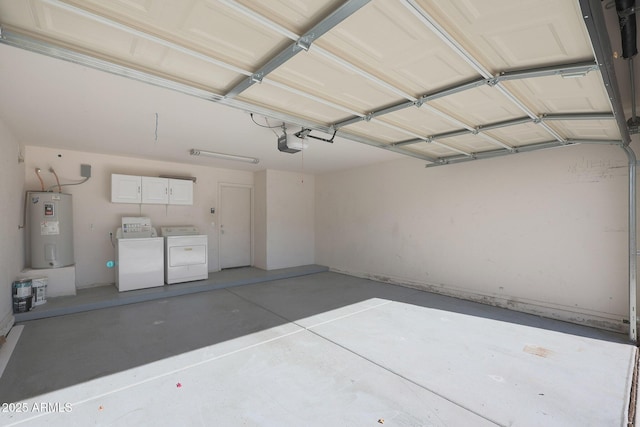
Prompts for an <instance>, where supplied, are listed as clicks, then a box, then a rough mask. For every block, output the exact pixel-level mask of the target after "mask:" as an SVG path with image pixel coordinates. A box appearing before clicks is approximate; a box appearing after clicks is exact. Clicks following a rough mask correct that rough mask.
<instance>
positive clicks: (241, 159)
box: [189, 148, 260, 163]
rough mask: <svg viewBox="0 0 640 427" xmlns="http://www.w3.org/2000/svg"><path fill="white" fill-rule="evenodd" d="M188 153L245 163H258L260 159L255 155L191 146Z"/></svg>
mask: <svg viewBox="0 0 640 427" xmlns="http://www.w3.org/2000/svg"><path fill="white" fill-rule="evenodd" d="M189 154H191V155H192V156H207V157H215V158H216V159H222V160H233V161H236V162H245V163H258V162H259V161H260V159H256V158H255V157H245V156H236V155H235V154H224V153H216V152H213V151H205V150H198V149H195V148H192V149H191V151H190V152H189Z"/></svg>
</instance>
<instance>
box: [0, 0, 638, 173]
mask: <svg viewBox="0 0 640 427" xmlns="http://www.w3.org/2000/svg"><path fill="white" fill-rule="evenodd" d="M588 3H591V4H597V5H598V7H600V5H599V3H600V2H593V1H591V2H589V1H586V0H585V1H580V2H579V1H577V0H560V1H559V0H539V1H529V2H514V1H511V0H491V1H485V2H474V1H471V0H450V1H438V0H397V1H391V0H372V1H368V0H350V1H346V2H345V1H343V0H314V1H310V0H309V1H299V0H274V1H269V2H261V1H250V0H238V1H234V0H189V1H178V0H175V1H167V0H164V1H160V0H113V1H102V0H82V1H81V0H66V1H64V2H62V1H57V0H28V1H13V0H0V26H1V29H2V41H3V43H5V44H7V45H13V46H19V47H23V48H26V49H28V50H32V51H35V52H39V53H44V54H47V55H50V56H54V57H57V58H63V59H66V60H68V61H71V62H72V63H73V62H75V63H79V64H82V65H89V66H91V67H94V68H98V69H102V70H107V71H109V72H110V73H112V74H116V75H120V76H127V77H131V78H133V79H134V80H139V81H143V82H148V83H152V84H154V85H156V86H161V87H165V88H170V89H173V90H174V92H171V93H170V94H168V93H167V92H168V91H166V90H162V92H158V91H159V89H158V88H157V87H152V86H148V85H141V84H140V83H139V82H133V81H129V82H128V83H123V82H122V80H123V79H122V78H121V77H117V76H113V75H104V73H98V72H95V71H94V70H90V71H89V72H87V71H86V69H85V68H84V67H80V66H78V65H75V64H68V63H60V61H55V60H52V59H50V58H38V57H35V56H38V55H35V56H34V55H33V54H31V53H26V52H23V51H18V50H17V49H14V48H10V47H8V46H2V50H0V57H3V58H10V61H4V60H3V61H1V62H0V64H2V65H0V73H2V74H0V75H4V77H3V78H2V83H1V85H2V86H3V87H0V90H2V92H3V93H13V94H14V95H15V96H19V95H20V93H21V91H22V93H23V94H24V95H23V97H27V98H28V100H23V101H17V100H16V101H15V102H12V103H11V104H12V105H10V106H8V105H7V103H4V102H3V103H2V104H3V106H2V107H0V108H2V109H0V113H2V114H3V115H4V116H7V117H9V125H10V127H11V125H12V124H14V126H15V127H16V129H15V130H14V132H16V134H17V136H18V137H19V138H20V139H21V140H23V141H26V142H28V143H29V144H34V145H47V143H48V144H49V145H51V146H56V147H59V148H73V149H85V150H87V151H102V152H118V153H120V154H126V155H138V156H142V157H149V158H166V159H168V158H169V157H171V159H173V160H176V159H179V161H186V160H188V159H187V158H188V149H189V148H199V149H203V150H210V151H217V152H220V151H222V152H227V153H231V154H240V155H249V156H254V157H259V158H260V159H261V166H259V168H265V167H269V168H278V169H291V168H294V169H297V168H299V167H303V166H302V165H303V164H304V163H303V162H306V163H307V170H309V171H311V172H322V171H326V170H332V169H336V168H343V167H353V166H357V165H360V164H366V163H372V162H376V161H381V160H386V159H392V158H397V157H398V156H399V155H408V156H411V157H415V158H419V159H422V160H425V161H426V163H427V164H444V163H452V162H457V161H464V160H470V159H476V158H482V157H489V156H494V155H502V154H508V153H514V152H519V151H527V150H532V149H538V148H546V147H553V146H561V145H572V144H577V143H588V142H605V143H606V142H612V143H616V142H620V141H622V142H625V140H628V134H625V131H624V130H623V132H622V134H621V132H620V130H619V124H620V117H621V116H622V119H624V117H623V116H624V114H623V112H622V111H621V108H620V107H621V105H618V103H619V102H620V100H619V99H615V97H614V100H613V102H611V100H610V99H611V97H612V94H615V91H614V92H612V90H614V89H615V88H613V89H612V88H611V87H608V86H605V82H607V85H609V84H610V83H611V81H610V80H607V79H608V78H610V77H611V74H610V72H609V71H608V70H607V67H606V64H604V63H603V62H602V60H601V58H599V57H598V56H599V55H598V53H599V52H602V51H601V50H599V49H602V48H603V47H602V46H599V45H598V43H593V42H592V40H593V37H594V33H593V30H591V34H590V32H589V30H588V28H590V27H589V25H590V24H592V22H593V17H592V16H589V14H588V13H587V14H585V13H584V11H583V10H581V4H583V6H582V7H584V4H588ZM614 12H615V10H614ZM608 48H609V47H608V46H604V49H605V50H604V51H605V52H606V49H608ZM603 77H604V79H603ZM128 85H129V86H128ZM141 86H144V87H141ZM614 86H615V82H614ZM7 91H8V92H7ZM119 92H121V96H122V98H118V99H119V100H120V101H118V100H117V99H116V98H114V96H115V94H118V93H119ZM184 93H186V94H189V95H193V96H191V97H188V98H189V99H186V98H187V97H185V96H184V95H183V94H184ZM27 94H28V95H27ZM119 96H120V95H119ZM123 99H124V100H125V101H123ZM70 103H71V104H73V105H74V106H73V107H72V106H69V105H67V106H66V107H64V108H70V110H67V111H65V112H64V114H56V110H58V109H59V108H63V107H60V105H61V104H70ZM74 108H75V109H74ZM88 111H90V112H91V113H88ZM140 111H145V114H146V115H145V116H144V118H140V116H139V112H140ZM96 112H98V113H96ZM248 112H253V113H254V114H253V117H251V116H250V115H249V114H248ZM621 113H622V114H621ZM90 114H91V115H93V119H92V118H90V117H88V116H89V115H90ZM96 114H97V115H98V119H96V118H95V115H96ZM34 116H35V117H34ZM252 118H253V120H252ZM79 119H80V120H79ZM99 119H100V120H102V123H99V121H100V120H99ZM254 121H255V122H257V123H258V124H260V125H263V126H265V125H267V126H274V128H273V129H266V128H261V127H259V126H258V125H257V124H255V123H254ZM283 122H285V123H286V132H287V134H288V138H289V141H301V139H299V138H297V137H296V136H295V135H294V134H295V133H297V132H299V131H301V130H302V129H305V128H306V129H311V132H310V133H309V135H311V136H312V138H308V137H307V140H305V142H306V143H307V144H308V145H309V149H308V150H304V151H303V153H304V154H305V155H306V157H307V158H306V159H303V153H295V154H289V153H280V152H278V151H277V149H276V141H277V136H276V135H281V134H282V133H283V129H282V128H281V127H280V125H281V124H282V123H283ZM38 126H42V129H41V130H40V133H37V131H36V130H35V129H34V128H37V127H38ZM105 126H108V127H109V130H106V129H104V127H105ZM114 127H117V128H122V129H121V130H122V131H123V133H122V134H118V133H117V132H116V131H114V130H113V128H114ZM127 127H129V129H127ZM151 128H153V144H144V143H142V142H140V143H134V141H131V138H132V135H135V138H137V140H139V141H140V140H145V139H146V140H148V139H149V138H150V136H149V133H150V129H151ZM69 129H77V131H76V132H73V133H74V134H75V136H70V135H69V133H70V131H69ZM135 129H138V131H139V132H140V134H136V133H131V132H135ZM56 131H57V132H58V133H56ZM124 131H129V132H130V133H129V136H127V135H126V134H125V133H124ZM65 132H66V134H67V136H66V137H64V136H62V135H63V134H64V133H65ZM114 132H115V133H114ZM307 133H308V132H307ZM334 133H335V134H336V135H337V136H336V138H335V140H334V142H335V143H334V144H330V143H328V142H324V141H320V140H318V139H314V138H313V136H316V137H318V138H324V139H331V137H332V136H333V135H334ZM105 134H108V135H109V138H110V139H109V141H105V140H104V138H101V137H100V136H99V135H105ZM158 134H160V137H161V138H160V139H161V140H162V141H163V142H165V141H169V143H168V144H166V145H167V147H158V144H157V143H158V140H159V137H158ZM274 134H275V135H274ZM45 135H46V136H45ZM55 135H58V136H57V137H56V136H55ZM114 135H115V137H114ZM143 135H144V136H143ZM43 138H44V139H45V141H42V142H37V140H40V139H43ZM56 138H57V139H56ZM52 139H53V140H54V141H53V142H52ZM56 140H57V141H58V142H55V141H56ZM74 140H75V143H74ZM314 151H315V154H314ZM185 159H186V160H185ZM199 161H202V160H201V159H199ZM251 167H253V168H256V167H258V166H251Z"/></svg>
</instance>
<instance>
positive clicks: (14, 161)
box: [0, 119, 24, 335]
mask: <svg viewBox="0 0 640 427" xmlns="http://www.w3.org/2000/svg"><path fill="white" fill-rule="evenodd" d="M0 152H2V155H1V156H0V195H2V200H3V202H2V203H0V218H1V220H0V239H1V240H2V244H0V335H6V334H7V333H8V332H9V329H10V328H11V326H12V324H13V314H12V313H13V305H12V304H13V302H12V301H13V300H12V297H11V284H12V283H13V281H14V280H15V279H16V278H17V276H18V273H20V271H21V270H22V268H23V267H24V257H23V253H24V251H23V243H22V240H23V233H22V230H21V229H19V228H18V226H19V225H22V206H23V204H24V164H23V163H19V162H18V158H19V157H21V148H20V146H19V144H18V141H17V139H16V138H15V137H14V136H13V134H12V133H11V131H10V130H9V128H8V127H7V125H6V124H5V123H4V122H3V121H2V119H0Z"/></svg>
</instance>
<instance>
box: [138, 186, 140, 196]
mask: <svg viewBox="0 0 640 427" xmlns="http://www.w3.org/2000/svg"><path fill="white" fill-rule="evenodd" d="M138 194H140V186H139V185H138Z"/></svg>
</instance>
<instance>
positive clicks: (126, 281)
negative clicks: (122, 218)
mask: <svg viewBox="0 0 640 427" xmlns="http://www.w3.org/2000/svg"><path fill="white" fill-rule="evenodd" d="M148 235H149V236H151V237H128V236H127V233H123V229H121V228H118V230H117V232H116V236H117V245H116V260H117V262H116V287H117V288H118V291H120V292H122V291H131V290H134V289H146V288H153V287H155V286H163V285H164V281H163V280H162V279H163V277H162V276H163V274H162V273H163V272H162V267H163V259H164V256H163V253H164V246H163V245H162V238H161V237H157V235H156V232H155V229H153V228H151V230H150V231H149V233H148Z"/></svg>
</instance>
